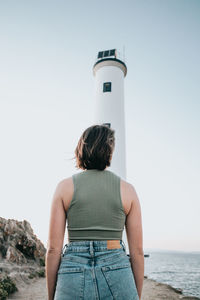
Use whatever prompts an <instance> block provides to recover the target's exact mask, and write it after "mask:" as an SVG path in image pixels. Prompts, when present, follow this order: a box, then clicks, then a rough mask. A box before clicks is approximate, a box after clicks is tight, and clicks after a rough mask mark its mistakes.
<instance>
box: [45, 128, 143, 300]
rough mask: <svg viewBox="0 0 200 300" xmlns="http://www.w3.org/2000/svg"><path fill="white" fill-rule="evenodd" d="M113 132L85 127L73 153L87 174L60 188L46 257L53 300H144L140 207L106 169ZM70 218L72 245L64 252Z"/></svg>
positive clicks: (130, 191) (130, 189)
mask: <svg viewBox="0 0 200 300" xmlns="http://www.w3.org/2000/svg"><path fill="white" fill-rule="evenodd" d="M114 133H115V131H114V130H113V129H111V128H109V127H107V126H106V125H94V126H90V127H89V128H87V129H86V130H85V131H84V132H83V134H82V135H81V137H80V139H79V142H78V145H77V147H76V150H75V158H76V167H77V168H78V169H82V170H83V171H82V172H79V173H76V174H73V175H72V177H69V178H66V179H64V180H62V181H61V182H59V183H58V185H57V188H56V191H55V193H54V197H53V201H52V206H51V216H50V226H49V238H48V244H47V253H46V278H47V279H46V280H47V289H48V299H49V300H52V299H55V300H72V299H73V300H75V299H87V300H93V299H116V300H130V299H133V300H138V299H141V294H142V286H143V278H144V253H143V238H142V218H141V208H140V203H139V199H138V197H137V194H136V191H135V189H134V187H133V185H131V184H130V183H128V182H126V181H124V180H122V179H121V178H120V177H119V176H118V175H117V174H115V173H114V172H112V171H110V170H107V167H109V166H110V164H111V159H112V154H113V151H114V146H115V136H114ZM66 219H67V223H68V226H67V228H68V237H69V243H68V244H65V246H64V249H63V241H64V234H65V226H66ZM124 225H125V226H126V233H127V239H128V245H129V252H130V258H129V257H128V255H127V253H126V248H125V246H124V243H123V241H122V232H123V228H124ZM62 250H63V251H62Z"/></svg>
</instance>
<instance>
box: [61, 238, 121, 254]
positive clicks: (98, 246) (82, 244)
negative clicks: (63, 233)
mask: <svg viewBox="0 0 200 300" xmlns="http://www.w3.org/2000/svg"><path fill="white" fill-rule="evenodd" d="M120 245H121V246H122V248H123V250H124V251H125V252H126V245H125V243H124V241H123V240H120ZM84 248H85V251H87V250H86V249H89V250H90V252H92V251H97V250H100V251H103V250H107V240H92V241H91V240H85V241H71V242H68V243H67V244H65V245H64V247H63V250H62V255H64V253H65V251H66V249H69V250H72V251H75V252H83V251H84Z"/></svg>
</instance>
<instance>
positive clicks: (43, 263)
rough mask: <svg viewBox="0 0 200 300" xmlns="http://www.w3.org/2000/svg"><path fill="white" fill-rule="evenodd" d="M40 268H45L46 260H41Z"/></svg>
mask: <svg viewBox="0 0 200 300" xmlns="http://www.w3.org/2000/svg"><path fill="white" fill-rule="evenodd" d="M40 266H41V267H44V266H45V259H44V258H40Z"/></svg>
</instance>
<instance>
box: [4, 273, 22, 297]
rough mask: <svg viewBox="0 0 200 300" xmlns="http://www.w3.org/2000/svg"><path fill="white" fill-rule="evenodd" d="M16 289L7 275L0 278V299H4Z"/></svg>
mask: <svg viewBox="0 0 200 300" xmlns="http://www.w3.org/2000/svg"><path fill="white" fill-rule="evenodd" d="M17 290H18V289H17V287H16V285H15V283H14V282H13V281H12V279H11V278H10V277H9V276H6V277H5V278H3V279H0V299H2V300H4V299H6V298H7V297H8V295H9V294H12V293H14V292H16V291H17Z"/></svg>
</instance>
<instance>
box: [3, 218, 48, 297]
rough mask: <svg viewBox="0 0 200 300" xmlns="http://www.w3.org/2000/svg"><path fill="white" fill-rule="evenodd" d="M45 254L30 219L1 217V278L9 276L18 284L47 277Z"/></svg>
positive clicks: (44, 249)
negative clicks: (18, 219)
mask: <svg viewBox="0 0 200 300" xmlns="http://www.w3.org/2000/svg"><path fill="white" fill-rule="evenodd" d="M45 254H46V248H45V247H44V245H43V243H42V242H41V241H40V240H39V239H38V238H37V236H36V235H35V234H34V232H33V229H32V228H31V225H30V223H29V222H28V221H26V220H24V221H17V220H14V219H4V218H1V217H0V280H3V279H5V278H7V276H9V278H10V279H11V280H13V282H14V283H15V284H16V286H18V285H20V284H21V283H22V282H24V283H26V284H28V283H30V282H31V280H32V279H33V278H37V277H45ZM1 287H2V284H1ZM0 292H2V290H1V291H0ZM0 294H1V293H0ZM0 299H1V295H0ZM2 299H3V298H2Z"/></svg>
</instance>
